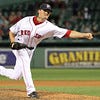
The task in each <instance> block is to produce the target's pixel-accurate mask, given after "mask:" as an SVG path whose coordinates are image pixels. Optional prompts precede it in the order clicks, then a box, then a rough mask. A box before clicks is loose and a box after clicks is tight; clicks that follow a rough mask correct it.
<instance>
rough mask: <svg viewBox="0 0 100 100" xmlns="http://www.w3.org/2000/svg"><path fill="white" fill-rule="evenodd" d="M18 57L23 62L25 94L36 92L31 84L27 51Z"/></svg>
mask: <svg viewBox="0 0 100 100" xmlns="http://www.w3.org/2000/svg"><path fill="white" fill-rule="evenodd" d="M20 57H21V59H22V62H23V66H22V75H23V78H24V82H25V85H26V90H27V94H30V93H31V92H33V91H36V90H35V86H34V84H33V80H32V75H31V70H30V58H29V55H28V53H27V51H24V52H23V53H22V54H21V56H20Z"/></svg>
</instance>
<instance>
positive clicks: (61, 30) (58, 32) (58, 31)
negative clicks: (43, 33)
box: [53, 26, 70, 38]
mask: <svg viewBox="0 0 100 100" xmlns="http://www.w3.org/2000/svg"><path fill="white" fill-rule="evenodd" d="M53 32H54V37H58V38H62V37H64V36H65V35H66V36H67V37H69V34H70V32H69V30H68V29H64V28H60V27H58V26H54V31H53Z"/></svg>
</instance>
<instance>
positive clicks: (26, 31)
mask: <svg viewBox="0 0 100 100" xmlns="http://www.w3.org/2000/svg"><path fill="white" fill-rule="evenodd" d="M20 32H21V35H30V34H31V32H30V31H29V30H21V31H20Z"/></svg>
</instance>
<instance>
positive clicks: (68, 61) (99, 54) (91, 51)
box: [0, 47, 100, 68]
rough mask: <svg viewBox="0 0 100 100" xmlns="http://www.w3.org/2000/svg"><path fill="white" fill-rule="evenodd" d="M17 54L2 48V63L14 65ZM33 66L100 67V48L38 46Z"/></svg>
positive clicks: (0, 63) (7, 65) (0, 61)
mask: <svg viewBox="0 0 100 100" xmlns="http://www.w3.org/2000/svg"><path fill="white" fill-rule="evenodd" d="M15 59H16V58H15V56H14V55H13V53H12V52H11V49H9V48H8V49H7V48H3V49H0V65H3V66H5V67H13V66H14V64H15ZM31 67H36V68H43V67H45V68H100V48H96V47H95V48H94V47H91V48H90V47H89V48H85V47H84V48H79V47H77V48H75V47H74V48H73V47H70V48H57V47H55V48H50V47H49V48H47V47H38V48H37V49H36V51H35V52H34V55H33V58H32V61H31Z"/></svg>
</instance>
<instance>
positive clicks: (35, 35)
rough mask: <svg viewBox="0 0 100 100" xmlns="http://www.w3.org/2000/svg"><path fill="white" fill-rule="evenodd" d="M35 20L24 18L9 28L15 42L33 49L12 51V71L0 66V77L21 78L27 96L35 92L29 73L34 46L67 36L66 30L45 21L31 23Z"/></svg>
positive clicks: (33, 17) (31, 17)
mask: <svg viewBox="0 0 100 100" xmlns="http://www.w3.org/2000/svg"><path fill="white" fill-rule="evenodd" d="M35 18H36V17H35V16H30V17H25V18H23V19H22V20H20V21H19V22H17V23H16V24H15V25H13V26H12V27H11V28H10V31H11V32H13V33H14V34H15V42H19V43H24V44H26V45H27V46H29V47H34V49H32V50H29V49H27V48H25V49H20V50H13V53H14V55H15V56H16V64H15V67H14V69H6V68H4V67H3V66H0V75H4V76H6V77H9V78H11V79H20V78H21V77H22V76H23V79H24V82H25V85H26V90H27V94H30V93H32V92H33V91H36V89H35V86H34V83H33V81H32V75H31V71H30V62H31V58H32V55H33V53H34V50H35V48H36V46H37V45H38V44H39V43H40V42H41V41H42V40H43V39H45V38H49V37H58V38H61V37H63V36H64V35H66V33H68V34H69V31H68V30H67V29H63V28H59V27H57V26H56V25H54V24H52V23H50V22H49V21H47V20H46V21H45V22H43V23H41V24H38V25H37V24H36V22H35V21H33V19H35Z"/></svg>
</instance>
